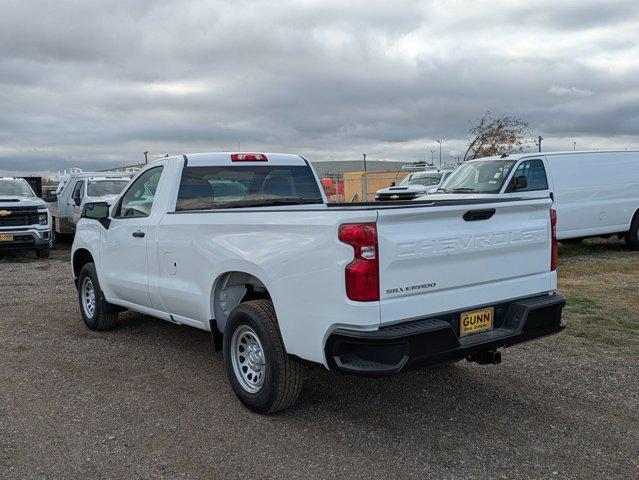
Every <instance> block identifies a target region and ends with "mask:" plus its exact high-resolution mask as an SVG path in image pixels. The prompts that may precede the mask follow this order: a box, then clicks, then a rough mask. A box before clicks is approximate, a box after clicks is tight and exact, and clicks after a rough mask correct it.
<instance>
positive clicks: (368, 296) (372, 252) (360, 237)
mask: <svg viewBox="0 0 639 480" xmlns="http://www.w3.org/2000/svg"><path fill="white" fill-rule="evenodd" d="M338 238H339V240H340V241H341V242H344V243H346V244H348V245H350V246H352V247H353V250H354V258H353V261H352V262H351V263H349V264H348V265H347V266H346V270H345V279H346V296H347V297H348V298H349V299H351V300H355V301H357V302H375V301H378V300H379V258H378V255H377V251H378V248H377V226H376V225H375V224H374V223H349V224H344V225H340V227H339V235H338Z"/></svg>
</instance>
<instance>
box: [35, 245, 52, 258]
mask: <svg viewBox="0 0 639 480" xmlns="http://www.w3.org/2000/svg"><path fill="white" fill-rule="evenodd" d="M35 253H36V258H49V254H50V247H49V245H45V246H44V247H40V248H38V249H37V250H36V251H35Z"/></svg>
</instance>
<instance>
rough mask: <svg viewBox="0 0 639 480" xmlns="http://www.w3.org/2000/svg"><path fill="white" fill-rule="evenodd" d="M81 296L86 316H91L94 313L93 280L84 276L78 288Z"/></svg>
mask: <svg viewBox="0 0 639 480" xmlns="http://www.w3.org/2000/svg"><path fill="white" fill-rule="evenodd" d="M80 294H81V296H82V307H83V308H84V313H86V314H87V317H89V318H93V315H94V314H95V288H94V287H93V282H92V281H91V279H90V278H89V277H86V278H85V279H84V281H83V282H82V288H81V290H80Z"/></svg>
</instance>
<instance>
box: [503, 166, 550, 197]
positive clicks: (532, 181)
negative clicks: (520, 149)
mask: <svg viewBox="0 0 639 480" xmlns="http://www.w3.org/2000/svg"><path fill="white" fill-rule="evenodd" d="M517 177H525V178H526V181H527V185H526V187H525V188H519V189H518V190H517V191H518V192H531V191H535V190H547V189H548V179H547V178H546V169H545V168H544V162H542V161H541V160H526V161H524V162H521V163H520V164H519V166H518V167H517V170H515V174H514V175H513V178H512V183H511V186H512V185H514V182H515V179H516V178H517Z"/></svg>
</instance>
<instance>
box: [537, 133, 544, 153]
mask: <svg viewBox="0 0 639 480" xmlns="http://www.w3.org/2000/svg"><path fill="white" fill-rule="evenodd" d="M537 140H539V143H538V145H539V151H540V152H541V141H542V140H543V137H542V136H541V135H539V137H537Z"/></svg>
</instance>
